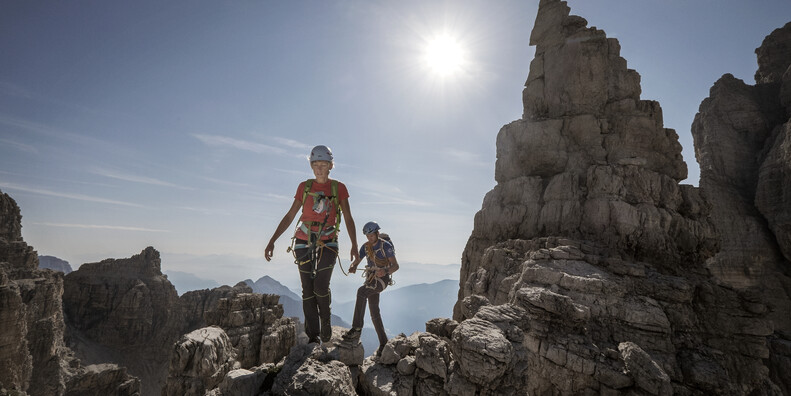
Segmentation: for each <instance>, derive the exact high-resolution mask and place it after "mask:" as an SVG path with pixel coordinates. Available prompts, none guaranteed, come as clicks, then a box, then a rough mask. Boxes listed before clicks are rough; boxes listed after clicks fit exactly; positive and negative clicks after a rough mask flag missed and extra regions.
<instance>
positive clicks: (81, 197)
mask: <svg viewBox="0 0 791 396" xmlns="http://www.w3.org/2000/svg"><path fill="white" fill-rule="evenodd" d="M0 187H3V188H7V189H9V190H16V191H24V192H28V193H33V194H38V195H46V196H50V197H57V198H67V199H75V200H78V201H87V202H97V203H104V204H110V205H122V206H132V207H135V208H142V207H143V205H139V204H136V203H131V202H124V201H117V200H114V199H106V198H100V197H92V196H90V195H83V194H70V193H63V192H58V191H51V190H45V189H42V188H36V187H27V186H20V185H18V184H11V183H3V182H0Z"/></svg>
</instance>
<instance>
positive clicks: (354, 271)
mask: <svg viewBox="0 0 791 396" xmlns="http://www.w3.org/2000/svg"><path fill="white" fill-rule="evenodd" d="M356 272H357V266H356V265H354V264H352V265H349V273H350V274H354V273H356Z"/></svg>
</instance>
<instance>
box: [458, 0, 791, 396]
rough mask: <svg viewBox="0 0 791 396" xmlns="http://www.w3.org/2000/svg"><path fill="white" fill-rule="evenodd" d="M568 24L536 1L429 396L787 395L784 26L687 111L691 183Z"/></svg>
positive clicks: (609, 47)
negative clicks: (438, 381) (519, 101)
mask: <svg viewBox="0 0 791 396" xmlns="http://www.w3.org/2000/svg"><path fill="white" fill-rule="evenodd" d="M569 12H570V10H569V8H568V7H567V5H566V3H565V2H562V1H556V0H542V1H541V2H540V5H539V11H538V16H537V18H536V25H535V27H534V30H533V33H532V35H531V38H530V43H531V44H532V45H535V46H536V56H535V59H534V60H533V62H532V63H531V65H530V74H529V76H528V79H527V82H526V85H525V90H524V94H523V102H524V114H523V118H522V119H521V120H517V121H514V122H512V123H510V124H508V125H505V126H504V127H503V128H502V129H501V130H500V133H499V134H498V137H497V164H496V169H495V179H496V180H497V185H496V186H495V187H494V189H493V190H492V191H490V192H489V193H488V194H487V195H486V197H485V198H484V201H483V205H482V208H481V211H480V212H478V213H477V214H476V216H475V227H474V230H473V232H472V235H471V236H470V239H469V241H468V243H467V246H466V248H465V251H464V254H463V257H462V269H461V279H460V290H459V300H458V302H457V304H456V307H455V309H454V319H455V320H456V321H457V322H458V326H457V327H456V328H455V330H453V332H452V334H451V335H450V336H449V339H448V341H449V348H450V350H451V351H453V354H452V359H453V361H452V362H451V363H450V364H449V365H448V368H449V370H450V371H451V372H452V374H453V375H450V374H449V375H448V377H447V378H454V380H453V381H450V380H446V381H445V385H446V386H445V388H444V389H445V390H446V391H449V389H457V390H458V389H463V388H464V387H463V386H460V385H458V384H469V385H470V386H472V387H473V389H477V390H478V391H485V392H494V393H498V392H510V391H512V390H513V389H518V390H519V391H518V392H517V393H520V392H529V393H531V394H532V393H538V394H541V393H550V392H552V393H560V394H572V393H584V392H596V393H599V392H606V391H619V392H638V393H646V394H671V393H674V392H675V393H681V394H684V393H690V392H692V393H694V392H700V391H705V392H712V393H728V394H749V393H751V392H755V393H758V394H779V393H780V392H783V391H785V392H788V390H789V389H791V387H789V384H788V383H786V382H785V381H787V379H785V376H784V375H781V374H779V373H782V372H784V371H783V370H784V369H787V368H788V367H789V362H791V359H789V358H790V356H789V355H791V354H789V352H788V349H787V348H788V346H789V345H791V342H789V338H788V337H789V334H791V332H790V331H789V330H791V326H790V325H791V323H789V321H790V320H791V311H790V310H791V299H790V298H789V294H788V293H789V292H788V290H791V283H789V277H788V273H789V269H791V266H789V263H788V260H787V257H785V256H784V254H783V253H784V249H789V248H791V244H789V243H788V242H787V241H786V239H785V236H784V230H786V229H787V228H784V227H786V226H785V224H787V223H784V222H787V215H786V214H785V211H787V210H789V209H788V208H791V194H789V193H788V192H787V191H785V190H786V189H788V188H789V187H787V186H788V185H789V184H791V179H788V176H787V175H789V174H791V172H788V171H787V170H788V169H789V166H791V165H789V164H791V157H788V155H787V152H788V147H787V146H789V145H788V143H786V140H787V136H788V134H789V132H788V131H789V128H787V125H786V126H784V123H785V122H787V121H788V118H789V114H788V112H787V111H786V110H785V107H784V106H786V104H787V103H788V101H787V99H782V98H783V97H784V96H783V92H786V91H788V89H786V88H784V87H783V86H782V85H783V83H782V82H780V80H782V78H780V77H778V76H787V74H788V72H787V71H786V70H787V69H788V65H789V63H791V62H786V61H781V60H780V59H791V57H788V56H787V51H786V52H784V50H782V49H783V48H787V47H784V46H785V45H788V43H789V39H788V37H789V35H788V34H787V32H786V30H787V29H789V27H788V26H787V27H786V28H784V29H780V30H778V31H776V32H774V33H772V35H771V36H770V37H769V38H767V40H766V41H765V43H764V45H769V46H770V47H771V48H770V49H764V50H762V49H759V50H758V51H757V53H758V54H759V63H761V62H763V61H762V59H770V60H771V62H769V63H771V65H764V64H763V63H761V66H760V68H759V73H758V74H757V77H756V78H759V77H758V75H760V76H761V77H760V78H761V79H764V80H767V81H771V82H767V83H763V84H758V85H757V86H754V87H753V86H747V85H745V84H744V83H742V82H741V81H738V80H736V79H734V78H733V77H732V76H729V75H726V76H724V77H723V78H722V79H721V80H720V81H718V82H717V83H716V84H715V86H714V87H713V88H712V96H711V97H710V98H708V99H706V100H705V101H704V102H703V104H701V109H700V113H699V114H698V117H696V121H695V125H693V135H694V137H695V139H696V154H697V157H698V160H699V162H700V164H701V181H700V188H696V187H693V186H689V185H680V184H679V181H680V180H683V179H684V178H686V165H685V164H684V162H683V160H682V158H681V146H680V145H679V143H678V138H677V136H676V134H675V132H674V131H673V130H671V129H667V128H664V126H663V122H662V110H661V107H660V106H659V104H658V103H657V102H654V101H646V100H641V99H640V86H639V81H640V78H639V75H638V74H637V73H636V72H635V71H634V70H630V69H628V68H627V66H626V61H625V60H624V59H623V58H621V57H620V55H619V50H620V47H619V45H618V42H617V41H616V40H615V39H612V38H607V37H606V36H605V34H604V32H603V31H600V30H597V29H595V28H588V27H587V22H586V21H585V20H584V19H583V18H580V17H578V16H573V15H570V13H569ZM789 26H791V25H789ZM767 43H769V44H767ZM783 78H786V81H787V80H789V79H791V78H788V77H783ZM784 100H785V101H784ZM762 178H763V179H765V180H766V181H762V180H761V179H762ZM729 340H735V341H729ZM475 345H485V346H486V347H485V348H483V347H475ZM451 368H452V369H451ZM490 377H491V378H490ZM454 381H458V383H457V384H455V385H454V384H453V383H454ZM450 393H452V394H464V392H462V391H460V390H459V391H458V392H455V391H454V392H450Z"/></svg>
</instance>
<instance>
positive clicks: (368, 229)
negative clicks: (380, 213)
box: [363, 221, 379, 235]
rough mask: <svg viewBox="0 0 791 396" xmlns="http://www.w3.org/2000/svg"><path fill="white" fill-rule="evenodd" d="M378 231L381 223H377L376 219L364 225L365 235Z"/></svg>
mask: <svg viewBox="0 0 791 396" xmlns="http://www.w3.org/2000/svg"><path fill="white" fill-rule="evenodd" d="M376 231H379V224H376V222H375V221H369V222H367V223H365V225H364V226H363V234H365V235H368V234H370V233H372V232H376Z"/></svg>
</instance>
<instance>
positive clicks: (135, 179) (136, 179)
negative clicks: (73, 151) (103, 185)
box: [91, 169, 194, 190]
mask: <svg viewBox="0 0 791 396" xmlns="http://www.w3.org/2000/svg"><path fill="white" fill-rule="evenodd" d="M91 173H93V174H95V175H99V176H104V177H109V178H111V179H117V180H123V181H128V182H132V183H142V184H151V185H154V186H163V187H173V188H179V189H182V190H194V188H192V187H185V186H180V185H178V184H173V183H170V182H166V181H163V180H159V179H155V178H152V177H145V176H136V175H129V174H124V173H119V172H113V171H110V170H107V169H94V170H92V171H91Z"/></svg>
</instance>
